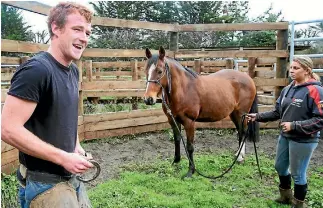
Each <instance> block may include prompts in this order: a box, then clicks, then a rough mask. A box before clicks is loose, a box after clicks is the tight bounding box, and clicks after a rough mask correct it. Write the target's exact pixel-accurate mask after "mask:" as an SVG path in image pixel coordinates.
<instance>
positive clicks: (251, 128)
mask: <svg viewBox="0 0 323 208" xmlns="http://www.w3.org/2000/svg"><path fill="white" fill-rule="evenodd" d="M249 113H258V96H257V94H256V96H255V99H254V100H253V103H252V106H251V108H250V111H249ZM247 134H248V141H252V142H253V141H255V142H258V141H259V122H256V121H255V122H249V123H248V132H247Z"/></svg>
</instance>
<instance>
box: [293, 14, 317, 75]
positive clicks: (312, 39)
mask: <svg viewBox="0 0 323 208" xmlns="http://www.w3.org/2000/svg"><path fill="white" fill-rule="evenodd" d="M319 22H323V19H319V20H309V21H301V22H295V21H291V22H290V23H289V24H290V25H291V37H290V52H289V60H290V61H291V60H293V57H294V56H301V55H306V56H309V57H310V58H323V53H321V54H299V55H295V54H294V52H295V51H294V46H295V42H303V41H318V40H323V37H311V38H295V25H300V24H309V23H319ZM313 72H318V73H322V72H323V69H313Z"/></svg>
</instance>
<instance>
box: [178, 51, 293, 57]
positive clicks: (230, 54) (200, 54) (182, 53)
mask: <svg viewBox="0 0 323 208" xmlns="http://www.w3.org/2000/svg"><path fill="white" fill-rule="evenodd" d="M175 57H176V58H234V57H235V58H244V57H288V51H287V50H243V51H183V50H182V51H178V52H176V53H175Z"/></svg>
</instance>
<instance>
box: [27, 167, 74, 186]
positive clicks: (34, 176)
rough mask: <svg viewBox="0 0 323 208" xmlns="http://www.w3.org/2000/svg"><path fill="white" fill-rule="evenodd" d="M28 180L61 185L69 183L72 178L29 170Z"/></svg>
mask: <svg viewBox="0 0 323 208" xmlns="http://www.w3.org/2000/svg"><path fill="white" fill-rule="evenodd" d="M26 175H27V180H31V181H37V182H41V183H60V182H66V181H69V180H70V179H71V178H72V176H60V175H56V174H51V173H44V172H38V171H31V170H27V174H26Z"/></svg>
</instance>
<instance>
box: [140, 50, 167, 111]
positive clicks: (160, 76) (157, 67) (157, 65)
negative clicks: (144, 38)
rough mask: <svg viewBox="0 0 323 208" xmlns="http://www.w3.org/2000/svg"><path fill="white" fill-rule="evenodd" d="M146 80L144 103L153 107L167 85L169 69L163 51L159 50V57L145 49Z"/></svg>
mask: <svg viewBox="0 0 323 208" xmlns="http://www.w3.org/2000/svg"><path fill="white" fill-rule="evenodd" d="M146 57H147V58H148V61H147V63H146V67H145V68H146V69H145V70H146V78H147V86H146V92H145V94H144V101H145V103H146V104H147V105H154V104H155V103H156V100H157V97H159V96H160V95H161V93H162V88H164V89H166V87H167V84H168V80H167V79H168V76H169V69H166V67H168V65H167V64H166V61H165V49H164V48H163V47H160V48H159V55H154V56H153V55H152V54H151V52H150V50H149V49H148V48H147V49H146Z"/></svg>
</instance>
